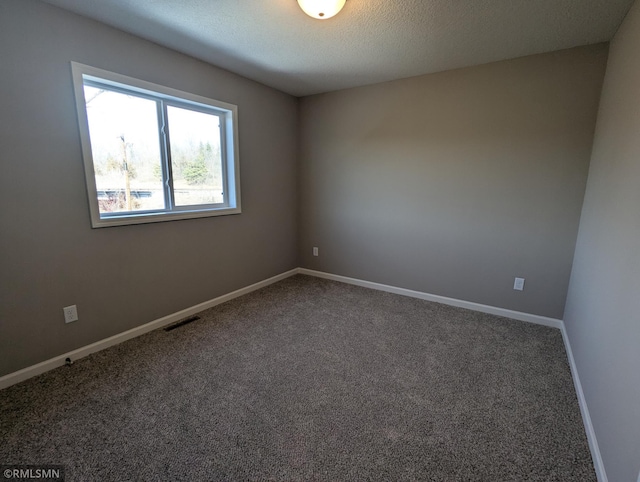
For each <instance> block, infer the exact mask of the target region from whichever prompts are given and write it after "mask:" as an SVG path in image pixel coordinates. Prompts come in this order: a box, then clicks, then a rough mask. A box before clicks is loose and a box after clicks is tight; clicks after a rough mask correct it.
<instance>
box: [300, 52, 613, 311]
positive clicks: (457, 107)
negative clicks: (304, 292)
mask: <svg viewBox="0 0 640 482" xmlns="http://www.w3.org/2000/svg"><path fill="white" fill-rule="evenodd" d="M606 58H607V46H606V45H602V44H601V45H595V46H590V47H582V48H577V49H572V50H567V51H561V52H555V53H550V54H544V55H536V56H531V57H525V58H521V59H516V60H510V61H505V62H499V63H493V64H488V65H483V66H480V67H473V68H468V69H462V70H456V71H450V72H444V73H440V74H433V75H426V76H421V77H414V78H410V79H405V80H399V81H394V82H389V83H384V84H377V85H373V86H367V87H361V88H355V89H349V90H344V91H339V92H334V93H329V94H322V95H316V96H311V97H306V98H303V99H302V100H301V106H300V116H301V141H300V142H301V167H300V176H301V177H300V196H301V202H302V206H301V219H303V222H302V223H301V224H300V228H301V231H300V257H301V262H302V265H303V266H304V267H306V268H311V269H317V270H321V271H328V272H331V273H336V274H340V275H345V276H351V277H355V278H361V279H365V280H369V281H375V282H380V283H385V284H390V285H394V286H399V287H404V288H410V289H414V290H419V291H424V292H427V293H433V294H438V295H443V296H448V297H453V298H458V299H462V300H467V301H474V302H478V303H483V304H487V305H492V306H498V307H503V308H508V309H513V310H517V311H523V312H527V313H533V314H538V315H543V316H549V317H554V318H561V317H562V314H563V310H564V303H565V296H566V292H567V286H568V282H569V274H570V270H571V262H572V258H573V252H574V247H575V240H576V235H577V230H578V222H579V217H580V209H581V206H582V200H583V195H584V189H585V183H586V178H587V171H588V164H589V156H590V153H591V145H592V140H593V132H594V127H595V121H596V113H597V106H598V101H599V96H600V91H601V85H602V80H603V77H604V69H605V64H606ZM312 246H318V247H319V248H320V256H319V257H313V256H311V253H312ZM515 276H519V277H524V278H526V286H525V291H524V292H517V291H514V290H513V289H512V288H513V281H514V277H515Z"/></svg>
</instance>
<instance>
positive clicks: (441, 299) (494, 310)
mask: <svg viewBox="0 0 640 482" xmlns="http://www.w3.org/2000/svg"><path fill="white" fill-rule="evenodd" d="M296 274H304V275H308V276H315V277H317V278H324V279H329V280H333V281H340V282H342V283H348V284H352V285H357V286H362V287H365V288H371V289H374V290H379V291H386V292H389V293H395V294H398V295H403V296H409V297H412V298H419V299H422V300H427V301H434V302H436V303H443V304H446V305H451V306H457V307H459V308H466V309H469V310H474V311H480V312H482V313H489V314H492V315H497V316H504V317H506V318H512V319H515V320H520V321H526V322H529V323H535V324H539V325H544V326H549V327H552V328H558V329H560V331H561V333H562V339H563V340H564V345H565V349H566V352H567V357H568V359H569V365H570V367H571V374H572V377H573V383H574V386H575V390H576V394H577V396H578V403H579V405H580V411H581V413H582V420H583V423H584V427H585V431H586V433H587V439H588V441H589V448H590V449H591V455H592V458H593V465H594V468H595V471H596V475H597V477H598V482H608V479H607V475H606V472H605V470H604V465H603V463H602V457H601V455H600V449H599V447H598V442H597V440H596V435H595V431H594V429H593V424H592V423H591V416H590V415H589V409H588V407H587V402H586V400H585V397H584V392H583V391H582V384H581V383H580V377H579V376H578V369H577V367H576V364H575V360H574V358H573V352H572V351H571V345H570V343H569V338H568V336H567V332H566V330H565V327H564V323H563V321H562V320H558V319H555V318H547V317H544V316H539V315H532V314H530V313H523V312H520V311H513V310H507V309H505V308H498V307H496V306H489V305H483V304H480V303H473V302H471V301H464V300H458V299H455V298H448V297H446V296H439V295H433V294H429V293H423V292H421V291H414V290H409V289H405V288H398V287H395V286H390V285H385V284H380V283H374V282H371V281H364V280H360V279H356V278H349V277H347V276H340V275H335V274H331V273H325V272H322V271H315V270H311V269H306V268H295V269H292V270H290V271H286V272H284V273H281V274H279V275H276V276H273V277H271V278H268V279H266V280H263V281H260V282H258V283H254V284H252V285H250V286H247V287H245V288H241V289H239V290H236V291H232V292H231V293H227V294H226V295H222V296H219V297H217V298H214V299H212V300H209V301H205V302H203V303H200V304H197V305H195V306H192V307H190V308H186V309H184V310H181V311H178V312H176V313H173V314H171V315H167V316H164V317H162V318H159V319H157V320H154V321H151V322H149V323H146V324H144V325H141V326H138V327H136V328H133V329H131V330H128V331H125V332H123V333H119V334H117V335H114V336H111V337H109V338H105V339H104V340H100V341H97V342H95V343H92V344H90V345H87V346H84V347H82V348H78V349H77V350H73V351H70V352H68V353H65V354H63V355H59V356H57V357H54V358H51V359H49V360H46V361H43V362H41V363H38V364H36V365H32V366H30V367H27V368H23V369H22V370H18V371H17V372H13V373H9V374H7V375H4V376H3V377H0V390H1V389H3V388H6V387H9V386H11V385H14V384H16V383H20V382H22V381H24V380H27V379H28V378H31V377H34V376H36V375H40V374H41V373H44V372H47V371H49V370H53V369H54V368H57V367H60V366H62V365H64V364H65V361H66V359H67V358H70V359H71V360H77V359H79V358H82V357H85V356H87V355H90V354H91V353H95V352H97V351H100V350H104V349H105V348H108V347H110V346H113V345H117V344H118V343H122V342H124V341H127V340H130V339H131V338H135V337H137V336H140V335H143V334H145V333H148V332H150V331H153V330H155V329H157V328H161V327H163V326H166V325H170V324H171V323H175V322H176V321H179V320H181V319H183V318H186V317H188V316H191V315H194V314H196V313H199V312H201V311H204V310H206V309H208V308H212V307H214V306H216V305H219V304H222V303H225V302H226V301H229V300H232V299H234V298H238V297H240V296H243V295H246V294H248V293H251V292H252V291H256V290H259V289H261V288H264V287H266V286H269V285H271V284H273V283H277V282H278V281H281V280H283V279H285V278H289V277H290V276H294V275H296ZM638 482H640V474H639V475H638Z"/></svg>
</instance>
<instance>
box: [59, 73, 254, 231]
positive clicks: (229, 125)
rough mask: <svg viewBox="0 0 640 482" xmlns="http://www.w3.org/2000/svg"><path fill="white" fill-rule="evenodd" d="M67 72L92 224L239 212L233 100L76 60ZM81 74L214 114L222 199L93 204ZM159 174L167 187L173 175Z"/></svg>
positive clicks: (90, 79) (165, 157) (93, 80)
mask: <svg viewBox="0 0 640 482" xmlns="http://www.w3.org/2000/svg"><path fill="white" fill-rule="evenodd" d="M71 72H72V76H73V86H74V91H75V98H76V108H77V113H78V127H79V130H80V142H81V146H82V157H83V161H84V172H85V180H86V185H87V197H88V200H89V210H90V213H91V225H92V227H94V228H103V227H107V226H121V225H130V224H143V223H155V222H163V221H172V220H178V219H192V218H202V217H208V216H222V215H228V214H240V213H241V212H242V210H241V207H240V163H239V158H238V107H237V106H236V105H233V104H228V103H226V102H221V101H218V100H214V99H209V98H206V97H202V96H199V95H196V94H190V93H188V92H183V91H180V90H177V89H172V88H170V87H164V86H162V85H158V84H154V83H151V82H146V81H144V80H139V79H135V78H132V77H128V76H126V75H121V74H117V73H115V72H109V71H107V70H102V69H98V68H96V67H91V66H89V65H84V64H80V63H77V62H71ZM85 80H86V81H88V82H90V83H99V84H102V85H104V86H107V87H111V88H113V89H114V90H116V91H121V92H122V91H128V92H131V93H134V94H138V95H142V96H144V97H151V98H153V99H155V100H160V101H162V102H163V103H164V102H166V105H176V106H178V107H181V106H183V107H186V108H189V109H193V110H199V111H201V112H206V113H209V114H213V115H216V116H218V117H219V118H220V120H221V122H220V129H221V132H222V139H221V153H222V163H223V166H222V170H223V182H224V188H223V192H224V194H223V197H224V201H223V203H221V204H207V205H199V206H175V205H173V202H172V201H171V200H169V201H167V204H168V205H167V206H166V207H165V208H164V209H158V210H153V211H142V212H130V211H127V212H117V213H108V214H106V213H102V214H101V213H100V209H99V206H98V190H97V187H96V177H95V171H94V163H93V153H92V149H91V136H90V131H89V122H88V118H87V110H86V100H85V96H84V83H85ZM160 132H161V138H162V142H163V143H165V146H166V139H164V132H163V129H162V126H160ZM168 156H169V154H168V153H167V152H166V151H165V152H164V154H163V164H165V163H170V162H171V160H170V158H169V157H168ZM163 171H166V166H164V165H163ZM163 179H164V184H165V187H166V188H169V185H168V184H167V183H171V182H172V180H171V179H169V177H168V176H164V177H163Z"/></svg>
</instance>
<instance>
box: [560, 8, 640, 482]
mask: <svg viewBox="0 0 640 482" xmlns="http://www.w3.org/2000/svg"><path fill="white" fill-rule="evenodd" d="M565 324H566V329H567V333H568V335H569V340H570V343H571V347H572V351H573V354H574V357H575V360H576V365H577V367H578V373H579V374H580V379H581V382H582V387H583V390H584V393H585V397H586V400H587V405H588V407H589V411H590V414H591V420H592V422H593V426H594V429H595V433H596V436H597V440H598V443H599V446H600V451H601V453H602V458H603V461H604V467H605V469H606V472H607V476H608V479H609V481H610V482H626V481H630V482H634V481H636V480H637V479H638V478H640V474H639V472H640V3H638V2H636V3H635V6H634V7H633V8H632V10H631V12H630V13H629V15H628V16H627V18H626V20H625V21H624V23H623V25H622V27H621V28H620V30H619V31H618V33H617V34H616V36H615V38H614V40H613V41H612V43H611V52H610V56H609V64H608V66H607V75H606V78H605V82H604V87H603V91H602V102H601V105H600V113H599V115H598V125H597V129H596V134H595V140H594V147H593V156H592V158H591V167H590V170H589V181H588V184H587V192H586V195H585V201H584V207H583V209H582V218H581V221H580V233H579V236H578V243H577V246H576V253H575V260H574V266H573V272H572V275H571V284H570V289H569V295H568V298H567V309H566V311H565Z"/></svg>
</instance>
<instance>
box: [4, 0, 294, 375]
mask: <svg viewBox="0 0 640 482" xmlns="http://www.w3.org/2000/svg"><path fill="white" fill-rule="evenodd" d="M0 60H1V62H2V67H1V69H2V74H1V75H0V106H1V108H0V146H1V149H0V166H1V167H2V174H1V175H0V219H1V223H0V297H1V299H0V320H1V321H0V354H1V355H0V375H3V374H6V373H9V372H13V371H15V370H18V369H20V368H23V367H26V366H29V365H32V364H35V363H38V362H41V361H43V360H46V359H49V358H51V357H53V356H56V355H60V354H62V353H65V352H67V351H70V350H73V349H75V348H78V347H81V346H84V345H87V344H89V343H92V342H95V341H97V340H101V339H103V338H106V337H109V336H111V335H114V334H116V333H120V332H122V331H125V330H127V329H130V328H133V327H135V326H138V325H141V324H143V323H147V322H149V321H152V320H154V319H157V318H159V317H162V316H165V315H168V314H171V313H174V312H176V311H178V310H180V309H183V308H187V307H190V306H193V305H194V304H197V303H199V302H202V301H205V300H209V299H211V298H214V297H216V296H218V295H221V294H224V293H228V292H230V291H233V290H235V289H237V288H240V287H244V286H247V285H249V284H251V283H254V282H256V281H259V280H263V279H265V278H268V277H270V276H273V275H275V274H279V273H282V272H284V271H286V270H289V269H292V268H294V267H296V266H297V265H298V261H297V243H296V233H297V227H296V224H297V218H296V215H297V213H296V201H297V192H296V190H297V184H296V177H297V174H296V169H297V167H296V149H297V147H296V136H297V132H296V119H297V100H296V99H295V98H293V97H290V96H288V95H285V94H282V93H280V92H277V91H275V90H272V89H270V88H267V87H265V86H263V85H260V84H258V83H255V82H252V81H249V80H247V79H244V78H242V77H239V76H237V75H233V74H231V73H229V72H226V71H224V70H221V69H218V68H215V67H212V66H210V65H207V64H204V63H202V62H199V61H196V60H194V59H192V58H190V57H187V56H185V55H181V54H179V53H177V52H174V51H171V50H168V49H165V48H162V47H160V46H158V45H155V44H153V43H150V42H146V41H143V40H141V39H139V38H137V37H133V36H131V35H128V34H125V33H123V32H121V31H118V30H115V29H112V28H109V27H107V26H105V25H103V24H100V23H97V22H93V21H90V20H87V19H84V18H82V17H79V16H76V15H73V14H70V13H66V12H64V11H62V10H59V9H57V8H54V7H51V6H48V5H46V4H42V3H40V2H34V1H31V0H2V2H0ZM72 60H74V61H77V62H81V63H85V64H88V65H93V66H95V67H99V68H103V69H107V70H111V71H114V72H118V73H121V74H125V75H129V76H132V77H136V78H139V79H142V80H146V81H150V82H155V83H158V84H161V85H165V86H168V87H173V88H177V89H180V90H184V91H188V92H192V93H194V94H199V95H203V96H206V97H211V98H214V99H219V100H222V101H224V102H229V103H233V104H237V105H238V109H239V122H240V126H239V139H240V173H241V181H242V209H243V212H242V214H241V215H238V216H222V217H216V218H204V219H196V220H186V221H174V222H167V223H157V224H146V225H137V226H122V227H113V228H104V229H95V230H94V229H91V223H90V219H89V210H88V205H87V199H86V193H85V182H84V177H83V176H84V174H83V167H82V158H81V152H80V140H79V134H78V125H77V120H76V113H75V104H74V97H73V87H72V82H71V69H70V65H69V62H70V61H72ZM71 304H77V306H78V311H79V316H80V321H78V322H77V323H72V324H69V325H65V323H64V321H63V314H62V307H63V306H67V305H71Z"/></svg>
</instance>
